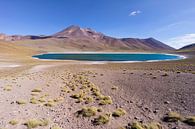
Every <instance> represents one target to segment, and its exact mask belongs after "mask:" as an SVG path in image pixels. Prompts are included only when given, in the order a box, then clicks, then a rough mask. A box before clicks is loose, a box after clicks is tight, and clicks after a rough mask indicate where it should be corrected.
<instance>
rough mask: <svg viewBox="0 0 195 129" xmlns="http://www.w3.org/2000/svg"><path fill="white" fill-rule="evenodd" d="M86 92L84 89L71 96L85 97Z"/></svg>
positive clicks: (76, 97)
mask: <svg viewBox="0 0 195 129" xmlns="http://www.w3.org/2000/svg"><path fill="white" fill-rule="evenodd" d="M85 95H86V94H85V92H84V91H80V92H79V93H77V94H73V95H71V96H70V97H72V98H74V99H79V98H83V97H84V96H85Z"/></svg>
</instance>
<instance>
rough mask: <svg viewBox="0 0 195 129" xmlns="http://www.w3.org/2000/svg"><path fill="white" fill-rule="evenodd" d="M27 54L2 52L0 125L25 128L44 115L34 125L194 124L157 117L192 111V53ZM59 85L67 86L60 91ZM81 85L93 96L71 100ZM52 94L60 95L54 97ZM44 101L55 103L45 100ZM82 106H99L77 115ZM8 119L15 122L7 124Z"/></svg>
mask: <svg viewBox="0 0 195 129" xmlns="http://www.w3.org/2000/svg"><path fill="white" fill-rule="evenodd" d="M29 55H30V54H29ZM29 55H28V56H26V57H25V58H20V56H17V58H15V59H14V58H12V56H8V57H10V58H5V56H4V57H1V60H0V98H1V99H0V114H1V115H0V128H3V129H4V128H6V129H27V127H26V126H25V125H24V123H25V122H26V121H28V120H29V119H42V118H46V119H48V120H49V124H48V125H47V126H38V127H37V129H50V128H51V127H53V126H54V125H59V126H60V127H61V128H63V129H119V128H120V127H125V126H128V125H131V124H132V123H133V122H134V121H138V122H141V123H144V124H147V123H150V122H158V123H160V124H161V126H163V128H164V129H172V128H175V129H193V128H194V126H190V125H187V124H185V123H183V122H180V121H179V122H164V121H163V120H162V119H163V117H164V116H165V114H166V113H168V112H170V111H173V112H178V113H180V114H181V115H182V116H193V115H195V86H194V84H195V74H194V72H195V58H194V56H190V58H188V59H185V60H182V61H166V62H147V63H125V64H122V63H117V64H82V63H78V62H77V63H76V62H64V61H39V60H36V59H32V58H30V56H29ZM13 57H14V56H13ZM13 60H14V61H13ZM164 75H165V76H164ZM80 76H81V78H79V77H80ZM78 78H79V79H80V80H79V79H78ZM83 78H84V79H87V80H88V81H89V84H91V85H93V86H94V87H96V88H98V89H100V92H101V94H102V95H104V96H110V97H111V99H112V104H107V105H99V103H100V100H96V99H97V97H96V96H94V95H93V94H92V92H91V91H90V88H91V87H89V88H85V87H83V86H84V84H80V83H83V82H82V81H83V80H82V79H83ZM77 81H78V82H77ZM72 85H74V86H73V89H71V88H72V87H71V86H72ZM35 88H39V89H41V92H39V93H37V94H35V95H32V90H33V89H35ZM64 88H66V91H63V89H64ZM67 90H70V91H69V92H68V91H67ZM80 91H85V92H86V96H91V97H93V98H94V99H93V100H94V101H93V102H90V103H89V104H86V103H85V100H84V101H81V102H80V103H78V102H76V101H77V100H76V99H74V98H72V97H71V95H74V94H77V93H79V92H80ZM42 96H43V97H42ZM33 97H34V98H35V99H36V100H39V99H40V98H41V97H42V98H44V99H45V102H40V101H39V102H38V103H37V104H32V103H30V101H31V99H32V98H33ZM59 98H60V99H59ZM57 99H59V101H55V102H54V100H57ZM19 100H23V101H25V104H18V103H17V101H19ZM48 101H52V104H54V105H52V106H51V107H49V106H46V105H45V104H47V102H48ZM84 106H95V107H98V108H102V112H97V113H96V115H95V116H92V117H89V118H88V117H87V118H86V117H82V116H80V117H77V114H76V112H77V111H79V110H81V109H82V107H84ZM117 108H122V109H124V110H125V111H126V114H125V115H124V116H121V117H117V118H116V117H112V116H111V117H110V118H109V119H110V121H109V122H108V123H107V124H105V125H98V126H97V125H94V124H93V122H92V121H93V120H94V118H97V117H98V116H99V115H101V114H105V113H111V114H112V113H113V112H114V111H115V110H116V109H117ZM13 119H16V120H17V121H18V122H19V123H18V124H16V125H11V124H9V121H10V120H13Z"/></svg>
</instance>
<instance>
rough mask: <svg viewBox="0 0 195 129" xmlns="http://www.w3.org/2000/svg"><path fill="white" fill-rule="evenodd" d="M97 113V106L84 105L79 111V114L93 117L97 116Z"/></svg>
mask: <svg viewBox="0 0 195 129" xmlns="http://www.w3.org/2000/svg"><path fill="white" fill-rule="evenodd" d="M96 113H97V108H96V107H83V108H82V109H81V110H79V111H77V114H78V116H83V117H91V116H95V115H96Z"/></svg>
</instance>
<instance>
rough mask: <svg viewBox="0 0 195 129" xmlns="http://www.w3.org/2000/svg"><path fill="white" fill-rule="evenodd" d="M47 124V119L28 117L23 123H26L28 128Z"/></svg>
mask: <svg viewBox="0 0 195 129" xmlns="http://www.w3.org/2000/svg"><path fill="white" fill-rule="evenodd" d="M48 124H49V121H48V120H46V119H42V120H40V119H30V120H28V121H27V122H26V123H24V125H26V126H27V127H28V128H29V129H31V128H36V127H38V126H47V125H48Z"/></svg>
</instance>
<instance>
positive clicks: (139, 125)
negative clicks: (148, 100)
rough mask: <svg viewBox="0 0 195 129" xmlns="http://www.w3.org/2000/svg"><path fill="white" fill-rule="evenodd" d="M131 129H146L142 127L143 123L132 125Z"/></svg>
mask: <svg viewBox="0 0 195 129" xmlns="http://www.w3.org/2000/svg"><path fill="white" fill-rule="evenodd" d="M131 129H144V128H143V127H142V124H141V123H139V122H133V123H132V125H131Z"/></svg>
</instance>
